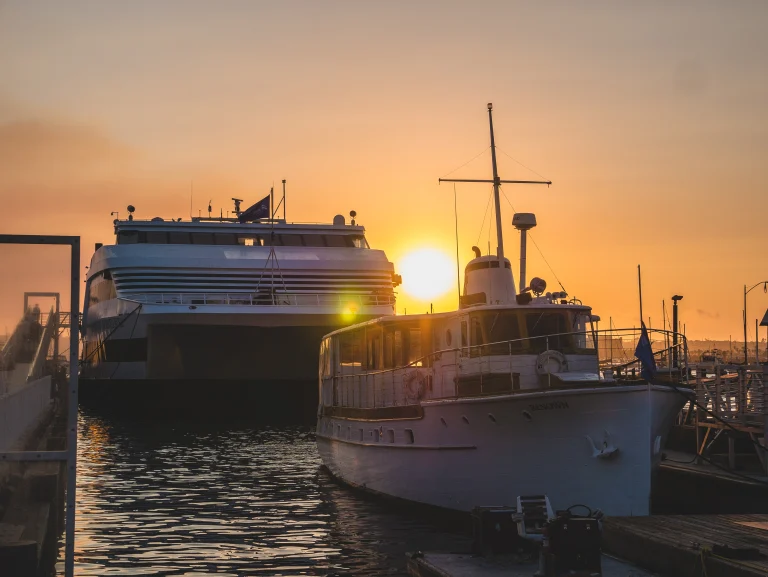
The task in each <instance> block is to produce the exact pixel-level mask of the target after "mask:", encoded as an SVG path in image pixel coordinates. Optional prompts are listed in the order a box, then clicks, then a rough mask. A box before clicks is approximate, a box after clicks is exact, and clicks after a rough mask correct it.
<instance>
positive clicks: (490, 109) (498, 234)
mask: <svg viewBox="0 0 768 577" xmlns="http://www.w3.org/2000/svg"><path fill="white" fill-rule="evenodd" d="M488 124H489V125H490V128H491V162H492V164H493V180H484V179H467V178H440V179H438V182H486V183H491V184H493V201H494V205H495V207H496V240H497V241H498V243H499V244H498V246H497V247H496V256H497V257H498V259H499V266H500V267H501V268H504V237H503V236H502V232H501V203H500V201H499V186H501V184H546V185H547V186H549V185H550V184H552V181H551V180H501V179H500V178H499V171H498V168H497V166H496V140H495V139H494V136H493V104H492V103H491V102H489V103H488ZM523 288H525V287H520V289H521V290H522V289H523Z"/></svg>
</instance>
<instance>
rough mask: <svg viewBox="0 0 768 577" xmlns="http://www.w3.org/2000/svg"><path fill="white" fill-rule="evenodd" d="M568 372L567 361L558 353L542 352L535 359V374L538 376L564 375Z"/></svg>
mask: <svg viewBox="0 0 768 577" xmlns="http://www.w3.org/2000/svg"><path fill="white" fill-rule="evenodd" d="M567 370H568V359H566V358H565V355H564V354H563V353H561V352H560V351H544V352H543V353H541V354H540V355H539V356H538V357H536V372H537V373H538V374H539V375H551V374H553V373H564V372H566V371H567Z"/></svg>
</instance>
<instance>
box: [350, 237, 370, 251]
mask: <svg viewBox="0 0 768 577" xmlns="http://www.w3.org/2000/svg"><path fill="white" fill-rule="evenodd" d="M350 239H352V245H353V246H354V247H355V248H371V247H369V246H368V241H367V240H365V237H364V236H362V235H354V236H350Z"/></svg>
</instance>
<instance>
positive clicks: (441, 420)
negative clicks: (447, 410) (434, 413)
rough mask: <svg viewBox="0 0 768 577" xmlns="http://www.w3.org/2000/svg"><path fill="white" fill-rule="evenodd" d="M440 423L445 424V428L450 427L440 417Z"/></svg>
mask: <svg viewBox="0 0 768 577" xmlns="http://www.w3.org/2000/svg"><path fill="white" fill-rule="evenodd" d="M440 422H441V423H442V424H443V426H444V427H447V426H448V423H446V422H445V419H444V418H442V417H440Z"/></svg>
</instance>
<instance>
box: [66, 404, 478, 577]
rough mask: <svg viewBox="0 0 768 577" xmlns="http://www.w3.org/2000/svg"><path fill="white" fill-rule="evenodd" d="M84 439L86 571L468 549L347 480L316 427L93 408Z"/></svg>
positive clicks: (230, 566)
mask: <svg viewBox="0 0 768 577" xmlns="http://www.w3.org/2000/svg"><path fill="white" fill-rule="evenodd" d="M79 434H80V440H79V447H78V453H79V463H78V486H77V491H78V493H77V502H78V510H77V539H76V568H77V570H76V574H77V575H84V576H85V575H89V576H90V575H98V576H102V575H104V576H107V575H174V576H176V575H184V576H191V575H209V574H216V575H232V576H241V575H329V574H339V575H373V576H375V575H405V552H406V551H415V550H420V549H441V550H466V549H467V547H468V537H467V536H466V535H465V534H464V533H463V532H462V530H461V529H462V528H461V527H460V525H458V524H454V525H453V526H452V527H449V528H448V529H446V528H445V527H446V525H445V523H444V522H445V519H439V518H435V517H434V516H428V515H427V514H425V513H423V512H421V513H414V512H412V511H409V510H404V508H403V507H397V508H394V509H393V505H392V503H390V502H384V501H380V500H374V499H371V498H368V497H364V496H362V495H360V494H359V493H357V492H353V491H351V490H349V489H348V488H346V487H344V486H341V485H338V484H336V482H334V481H333V480H332V479H331V478H330V477H329V475H328V474H327V472H325V471H324V470H323V469H321V467H320V458H319V456H318V454H317V451H316V448H315V439H314V434H313V430H312V428H311V427H308V426H303V427H302V426H281V427H263V428H256V427H253V426H248V425H247V424H245V425H244V424H243V423H234V424H233V423H216V424H210V423H209V424H205V425H203V424H201V423H200V422H196V423H190V422H174V423H165V424H162V425H159V424H156V423H140V422H131V421H129V420H126V419H125V418H121V419H119V418H115V417H108V416H105V415H99V414H96V413H94V412H90V413H87V412H86V413H81V416H80V433H79ZM61 555H63V549H62V552H61ZM58 572H59V573H60V574H63V563H62V562H61V561H60V563H59V565H58Z"/></svg>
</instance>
